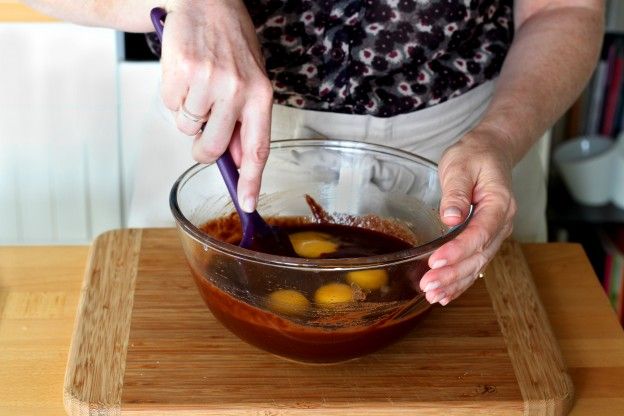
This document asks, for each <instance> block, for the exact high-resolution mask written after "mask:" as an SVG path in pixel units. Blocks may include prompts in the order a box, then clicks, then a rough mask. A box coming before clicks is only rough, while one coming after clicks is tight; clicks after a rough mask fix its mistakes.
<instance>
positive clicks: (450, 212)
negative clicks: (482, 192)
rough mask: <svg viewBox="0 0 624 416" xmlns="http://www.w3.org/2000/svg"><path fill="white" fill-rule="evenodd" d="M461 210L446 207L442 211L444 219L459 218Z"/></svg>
mask: <svg viewBox="0 0 624 416" xmlns="http://www.w3.org/2000/svg"><path fill="white" fill-rule="evenodd" d="M461 215H462V213H461V210H460V209H459V208H457V207H448V208H447V209H445V210H444V218H448V217H461Z"/></svg>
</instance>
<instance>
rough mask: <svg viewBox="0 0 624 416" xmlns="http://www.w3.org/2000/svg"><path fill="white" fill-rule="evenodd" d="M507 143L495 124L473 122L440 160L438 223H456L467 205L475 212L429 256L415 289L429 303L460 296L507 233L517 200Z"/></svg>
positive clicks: (461, 218) (494, 252)
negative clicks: (440, 188) (475, 123)
mask: <svg viewBox="0 0 624 416" xmlns="http://www.w3.org/2000/svg"><path fill="white" fill-rule="evenodd" d="M510 144H511V142H510V140H509V138H508V137H505V136H504V135H503V134H502V133H501V132H500V131H499V130H497V129H496V128H493V127H489V126H477V127H476V128H475V129H474V130H472V131H470V132H469V133H468V134H466V135H465V136H464V137H463V138H462V139H461V140H460V141H459V142H457V143H456V144H454V145H453V146H451V147H449V148H448V149H447V150H446V151H445V152H444V154H443V156H442V158H441V160H440V163H439V176H440V183H441V186H442V200H441V203H440V217H441V219H442V222H444V224H446V225H448V226H453V225H457V224H459V223H461V222H462V221H463V220H464V219H465V218H466V216H467V215H468V212H469V209H470V204H474V213H473V217H472V218H471V220H470V221H469V223H468V225H467V226H466V228H465V229H464V230H463V231H462V232H461V233H460V234H459V235H458V236H457V237H456V238H455V239H453V240H452V241H449V242H448V243H446V244H444V245H443V246H442V247H440V248H438V249H437V250H436V251H435V252H434V253H433V254H432V255H431V256H430V258H429V267H430V268H431V270H429V271H428V272H427V273H426V274H425V275H424V276H423V277H422V279H421V281H420V288H421V289H422V290H423V291H425V292H426V297H427V300H428V301H429V302H430V303H436V302H439V303H440V304H441V305H443V306H444V305H446V304H447V303H449V302H450V301H452V300H453V299H455V298H457V297H458V296H459V295H461V294H462V293H463V292H464V291H465V290H466V289H468V288H469V287H470V286H471V285H472V284H473V283H474V281H475V280H476V279H477V277H478V276H479V273H480V272H481V271H482V270H483V269H484V267H485V266H486V264H487V263H488V262H489V261H490V260H491V259H492V257H494V255H495V254H496V252H497V251H498V248H499V247H500V245H501V244H502V242H503V241H504V240H505V238H507V237H508V236H509V235H510V234H511V231H512V227H513V226H512V220H513V217H514V215H515V213H516V202H515V200H514V197H513V194H512V191H511V169H512V167H513V159H512V157H511V150H510Z"/></svg>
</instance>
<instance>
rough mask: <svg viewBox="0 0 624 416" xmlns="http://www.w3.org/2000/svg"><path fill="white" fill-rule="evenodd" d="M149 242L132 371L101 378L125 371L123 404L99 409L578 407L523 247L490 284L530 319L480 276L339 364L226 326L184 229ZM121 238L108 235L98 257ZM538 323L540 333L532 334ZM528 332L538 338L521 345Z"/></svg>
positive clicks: (130, 353)
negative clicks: (262, 345)
mask: <svg viewBox="0 0 624 416" xmlns="http://www.w3.org/2000/svg"><path fill="white" fill-rule="evenodd" d="M117 240H119V239H117ZM135 241H136V240H135ZM99 243H100V242H98V243H97V244H96V247H97V246H98V245H99ZM140 246H141V247H140V253H141V254H140V258H139V260H138V263H137V265H136V266H134V265H133V264H134V263H132V262H130V263H129V264H130V265H131V267H130V268H131V269H132V268H134V270H136V273H135V274H136V284H135V289H134V296H133V300H132V303H133V310H132V318H131V322H130V335H129V339H128V342H127V345H128V349H127V354H126V364H125V368H123V363H122V362H120V361H115V362H114V363H110V364H111V365H113V364H114V365H116V366H118V367H116V368H114V369H112V371H111V370H109V374H100V375H99V376H100V378H101V377H105V378H106V379H107V380H105V381H102V380H99V381H98V380H96V379H95V378H93V379H91V380H90V382H91V383H96V384H97V385H98V386H99V385H107V386H113V385H114V384H115V383H116V382H118V381H116V379H117V380H118V377H119V375H120V374H122V375H123V383H122V384H123V392H122V394H121V400H120V405H119V407H117V406H116V405H115V404H116V403H117V402H116V400H117V397H118V396H117V394H118V392H119V391H120V390H121V386H118V387H114V388H113V389H112V391H113V392H114V394H113V395H112V396H107V397H106V400H107V402H106V403H108V404H109V405H108V406H109V407H106V406H101V402H99V404H100V406H99V413H98V414H119V413H121V414H185V415H194V414H215V415H235V414H236V415H238V414H257V413H263V414H272V415H273V414H274V415H294V414H310V413H315V414H324V415H332V414H336V415H338V414H340V415H349V414H354V415H355V414H361V413H362V412H366V414H372V415H376V414H379V415H381V414H384V415H385V414H405V412H413V411H418V412H419V413H421V414H439V412H441V411H443V412H444V413H445V414H450V415H467V414H472V413H475V412H484V413H488V414H501V415H509V414H545V415H558V414H563V413H564V412H565V411H566V410H567V409H568V406H569V399H570V398H571V397H572V396H571V392H572V390H571V388H570V387H571V386H570V385H569V384H568V383H569V378H568V376H567V374H565V372H564V371H562V369H563V368H564V367H563V361H562V359H561V357H560V356H558V355H557V354H558V351H559V350H558V347H557V344H556V342H555V341H554V338H552V334H551V333H550V332H549V327H548V322H547V320H546V318H545V316H544V314H543V311H542V313H539V311H540V305H539V300H538V299H537V297H536V293H535V290H534V287H533V286H532V285H531V284H526V283H522V280H527V279H529V280H530V273H529V272H528V269H527V266H526V262H524V260H523V258H522V253H521V252H520V251H519V247H518V246H516V245H508V246H506V251H503V252H501V254H500V255H499V261H498V262H497V263H494V264H493V265H492V270H493V272H491V273H488V274H489V276H488V287H490V289H491V284H492V283H490V281H494V282H498V283H495V286H494V287H495V288H496V290H497V296H498V299H499V300H500V299H506V298H507V295H506V294H507V293H509V294H511V295H520V296H522V297H524V298H526V299H525V301H524V302H526V305H528V308H529V311H530V313H525V314H522V317H521V319H520V321H519V322H516V319H515V314H513V313H511V311H513V310H515V309H514V308H515V306H516V305H513V304H511V303H509V302H506V301H505V302H500V301H499V302H498V303H497V302H494V305H495V306H496V307H497V308H498V310H497V311H495V308H494V307H493V303H492V301H491V300H490V296H489V294H488V290H487V288H486V285H485V283H484V282H483V281H479V282H477V283H476V284H475V285H474V286H473V287H472V288H471V289H470V291H469V292H468V293H467V294H466V295H465V296H462V297H461V298H460V299H458V300H457V301H455V302H453V303H452V304H451V305H449V306H448V307H446V308H441V307H437V308H434V310H433V311H432V312H431V314H430V315H429V316H428V317H427V318H426V319H425V320H424V321H423V322H422V324H421V325H420V326H419V327H418V328H417V329H415V330H414V331H413V332H412V333H411V334H410V335H409V336H408V337H406V338H405V339H403V340H402V341H400V342H398V343H396V344H395V345H392V346H390V347H388V348H386V349H384V350H382V351H380V352H378V353H376V354H372V355H370V356H367V357H364V358H362V359H359V360H355V361H351V362H348V363H344V364H340V365H333V366H304V365H300V364H295V363H291V362H288V361H285V360H282V359H279V358H276V357H274V356H272V355H270V354H268V353H265V352H263V351H260V350H258V349H256V348H254V347H251V346H249V345H247V344H245V343H243V342H242V341H240V340H239V339H238V338H236V337H235V336H233V335H231V334H230V333H229V332H228V331H226V330H225V329H224V328H223V327H222V326H221V325H220V324H219V323H218V322H217V321H216V320H215V319H214V318H213V317H212V315H211V314H210V313H209V311H208V310H207V308H206V307H205V306H204V304H203V302H202V301H201V299H200V297H199V296H198V294H197V290H196V288H195V286H194V283H193V281H192V279H191V277H190V275H189V272H188V270H187V267H186V264H185V259H184V256H183V253H182V251H181V248H180V245H179V242H178V240H177V237H176V235H175V234H174V232H173V231H172V230H146V231H145V232H143V234H142V236H141V243H140ZM119 247H121V245H120V244H119V242H118V243H117V244H116V245H114V246H111V245H110V244H108V243H107V248H105V249H99V248H96V249H95V252H94V256H103V255H106V254H105V253H106V252H107V250H111V249H112V248H114V249H117V250H119ZM92 268H93V267H92ZM133 273H134V272H133ZM133 273H130V274H133ZM102 277H103V275H102ZM499 281H500V282H499ZM519 281H520V282H521V283H520V284H518V282H519ZM521 306H523V305H521ZM505 308H507V309H505ZM510 308H511V309H510ZM519 310H521V309H519ZM497 316H498V317H499V318H500V319H502V321H501V325H499V320H498V319H497ZM120 320H121V321H123V319H120ZM501 326H502V327H503V328H506V329H505V332H504V333H502V332H501ZM530 328H533V332H534V333H535V334H536V335H531V336H529V335H527V334H526V333H525V332H526V330H527V329H530ZM76 334H77V336H81V335H82V333H81V332H77V333H76ZM548 334H550V338H549V337H548ZM88 335H89V337H91V338H93V337H94V336H95V335H96V334H94V333H89V334H88ZM504 335H508V336H509V337H511V338H510V339H507V340H506V339H505V337H504ZM532 336H534V337H535V340H537V341H538V342H539V343H540V345H541V348H540V349H537V348H535V345H533V343H532V342H534V340H533V339H532V338H531V337H532ZM527 337H528V338H531V339H530V340H529V341H530V342H528V343H523V342H520V341H522V340H523V338H527ZM79 343H81V342H79ZM83 352H84V351H83ZM72 353H75V350H74V349H72ZM529 356H533V357H535V358H538V359H539V361H540V362H539V364H538V365H537V366H536V365H535V364H536V363H535V361H534V362H529V361H528V360H527V359H526V358H527V357H529ZM92 359H93V360H94V361H97V354H95V356H94V357H93V358H92ZM71 364H72V360H71V358H70V365H71ZM514 366H515V367H514ZM534 366H535V367H536V368H533V367H534ZM553 369H554V370H555V371H552V370H553ZM68 371H69V370H68ZM68 374H69V373H68ZM522 383H524V384H525V385H523V384H522ZM120 384H121V383H120ZM73 388H83V389H85V390H87V391H91V390H92V389H91V387H88V386H86V385H80V384H76V383H75V384H74V386H73ZM80 396H81V397H86V395H85V394H81V395H80ZM111 403H112V405H110V404H111ZM83 408H84V407H83Z"/></svg>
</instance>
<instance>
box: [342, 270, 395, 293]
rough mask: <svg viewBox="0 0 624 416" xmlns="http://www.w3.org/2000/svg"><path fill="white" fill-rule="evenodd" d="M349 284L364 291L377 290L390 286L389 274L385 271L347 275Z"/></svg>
mask: <svg viewBox="0 0 624 416" xmlns="http://www.w3.org/2000/svg"><path fill="white" fill-rule="evenodd" d="M347 282H349V283H351V284H355V285H358V286H359V287H360V288H362V289H364V290H376V289H381V288H382V287H384V286H386V285H387V284H388V272H386V271H385V270H383V269H371V270H358V271H354V272H349V273H347Z"/></svg>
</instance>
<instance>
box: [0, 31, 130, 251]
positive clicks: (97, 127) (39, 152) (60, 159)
mask: <svg viewBox="0 0 624 416" xmlns="http://www.w3.org/2000/svg"><path fill="white" fill-rule="evenodd" d="M0 62H2V64H1V65H0V244H21V243H27V244H31V243H84V242H88V241H90V240H91V239H92V238H93V237H94V236H96V235H97V234H99V233H101V232H103V231H105V230H107V229H112V228H118V227H120V226H121V225H122V223H123V218H122V209H121V194H122V192H121V190H122V186H121V171H120V152H119V140H118V136H119V135H118V114H117V79H116V77H117V66H116V64H117V52H116V34H115V32H114V31H112V30H106V29H95V28H86V27H80V26H74V25H71V24H64V23H52V24H40V23H38V24H0Z"/></svg>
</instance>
